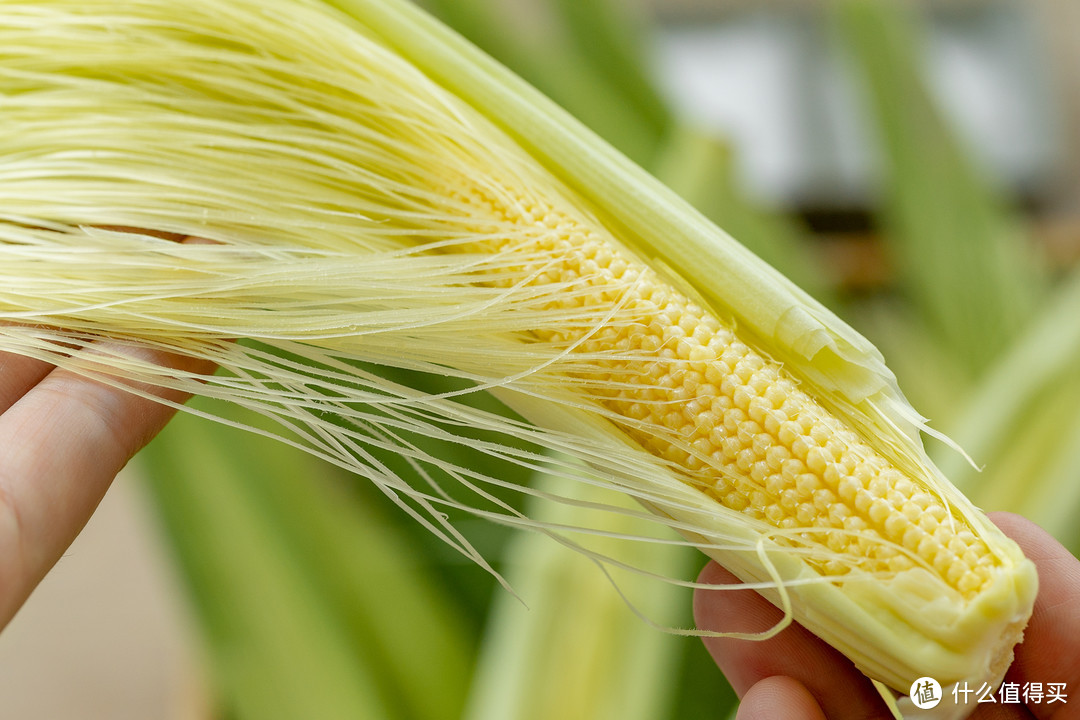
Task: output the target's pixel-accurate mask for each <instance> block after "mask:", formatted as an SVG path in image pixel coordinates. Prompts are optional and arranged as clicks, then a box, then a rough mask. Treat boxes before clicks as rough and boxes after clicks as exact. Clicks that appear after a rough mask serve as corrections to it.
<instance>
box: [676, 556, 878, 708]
mask: <svg viewBox="0 0 1080 720" xmlns="http://www.w3.org/2000/svg"><path fill="white" fill-rule="evenodd" d="M699 582H701V583H705V584H709V585H730V584H735V583H738V579H736V578H735V576H734V575H732V574H730V573H729V572H727V571H726V570H724V569H723V568H721V567H720V566H719V565H717V564H716V563H709V564H708V565H706V566H705V569H704V570H703V571H702V573H701V576H700V578H699ZM782 618H783V613H782V612H781V611H780V610H778V609H777V608H776V607H775V606H773V605H772V603H770V602H769V601H767V600H766V599H765V598H763V597H762V596H760V595H758V594H757V593H756V592H753V591H752V590H704V589H702V590H698V591H697V592H696V593H695V594H694V619H695V621H696V623H697V627H698V628H699V629H702V630H711V631H717V632H761V631H764V630H768V629H769V628H771V627H773V626H775V625H776V624H777V623H778V622H780V620H781V619H782ZM704 642H705V646H706V647H707V648H708V650H709V653H710V654H711V655H712V656H713V659H714V660H715V661H716V664H717V665H719V666H720V669H721V670H722V671H723V673H724V675H725V676H726V677H727V679H728V681H729V682H730V683H731V686H732V687H733V688H734V690H735V692H736V694H737V695H738V696H739V697H740V698H742V697H744V696H746V695H747V694H748V693H749V691H750V689H751V688H752V687H754V686H755V685H756V684H757V683H759V682H760V681H761V680H763V679H765V678H768V677H772V676H775V675H781V676H788V677H790V678H792V679H793V680H794V681H796V682H797V683H800V684H801V685H802V686H804V687H805V688H806V689H807V691H808V692H809V693H810V695H811V696H812V697H813V698H814V700H815V701H816V703H817V705H818V706H819V707H820V708H821V709H822V710H823V711H824V713H825V716H826V717H828V718H830V719H831V720H843V719H844V718H867V717H889V710H888V709H887V708H886V706H885V703H884V701H883V700H882V699H881V697H880V695H878V693H877V691H876V690H875V689H874V686H873V685H872V684H871V683H870V681H869V680H867V679H866V677H865V676H864V675H863V674H862V673H860V672H859V671H858V670H856V669H855V666H854V665H852V664H851V661H850V660H848V659H847V658H845V657H844V656H843V655H841V654H840V653H839V652H837V651H836V650H834V649H833V648H831V647H829V646H828V645H826V644H825V643H824V642H822V641H821V640H819V639H818V638H817V637H815V636H814V635H813V634H812V633H810V632H809V631H807V630H806V629H805V628H803V627H801V626H799V625H798V624H792V625H790V626H789V627H787V628H785V629H784V630H783V631H781V632H780V633H778V634H777V635H776V636H774V637H772V638H770V639H769V640H761V641H754V640H734V639H728V638H704ZM775 717H783V715H777V716H775Z"/></svg>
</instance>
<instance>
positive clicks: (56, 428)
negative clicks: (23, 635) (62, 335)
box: [0, 351, 210, 627]
mask: <svg viewBox="0 0 1080 720" xmlns="http://www.w3.org/2000/svg"><path fill="white" fill-rule="evenodd" d="M147 354H148V355H149V356H150V357H152V358H153V359H154V360H155V361H157V362H160V363H161V364H163V365H170V366H172V367H177V368H180V369H182V370H191V371H196V372H207V371H209V370H210V369H209V368H206V367H202V366H201V365H196V363H194V362H193V361H191V360H189V359H181V358H177V357H172V356H164V355H162V354H160V353H155V354H151V353H149V351H147ZM158 394H159V395H160V396H161V397H164V398H167V399H169V400H173V401H177V402H182V401H183V400H186V398H185V397H181V396H179V395H178V394H176V393H168V392H161V393H158ZM173 412H174V411H173V410H172V409H171V408H169V407H167V406H165V405H162V404H160V403H157V402H154V401H153V400H148V399H145V398H141V397H138V396H136V395H133V394H131V393H128V392H125V391H123V390H120V389H117V388H113V387H110V386H107V385H105V384H102V383H100V382H97V381H94V380H91V379H88V378H85V377H81V376H79V375H76V374H74V373H72V372H69V371H66V370H62V369H58V368H54V367H53V366H51V365H48V364H47V363H44V362H42V361H39V360H34V359H30V358H26V357H21V356H17V355H12V354H9V353H0V627H3V626H5V625H6V624H7V623H8V622H9V621H10V620H11V618H12V617H13V616H14V615H15V612H16V611H17V610H18V609H19V607H20V606H22V604H23V602H25V600H26V598H27V597H29V595H30V593H31V591H32V590H33V589H34V587H35V586H36V585H37V584H38V583H39V582H40V581H41V579H42V578H43V577H44V576H45V573H46V572H48V570H49V569H50V568H51V567H52V566H53V565H54V564H56V562H57V561H58V560H59V559H60V557H61V555H62V554H63V552H64V551H65V550H66V549H67V547H68V546H69V545H70V544H71V543H72V541H73V540H74V539H75V536H76V535H78V534H79V531H80V530H82V528H83V526H84V525H85V524H86V521H87V520H89V519H90V515H91V513H93V511H94V509H95V508H96V507H97V505H98V503H99V502H100V501H101V498H102V497H103V496H104V495H105V491H106V490H107V489H108V488H109V485H110V483H111V482H112V480H113V478H115V477H116V474H117V473H118V472H119V471H120V470H121V469H122V468H123V467H124V465H125V464H126V463H127V461H128V460H130V459H131V458H132V456H134V455H135V453H136V452H137V451H138V450H139V449H140V448H142V446H143V445H145V444H146V443H147V442H149V441H150V439H151V438H152V437H153V436H154V435H155V434H157V432H158V431H159V430H161V428H162V427H164V425H165V423H166V422H167V421H168V420H169V418H170V417H172V415H173Z"/></svg>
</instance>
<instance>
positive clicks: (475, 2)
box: [423, 0, 662, 164]
mask: <svg viewBox="0 0 1080 720" xmlns="http://www.w3.org/2000/svg"><path fill="white" fill-rule="evenodd" d="M423 4H424V5H425V6H426V7H427V8H428V9H430V10H431V11H432V13H434V14H435V15H436V16H438V17H439V18H440V19H441V20H443V21H444V22H445V23H446V24H448V25H449V26H450V27H452V28H454V29H455V30H457V31H458V32H459V33H461V34H462V35H464V36H465V37H466V38H468V39H469V40H471V41H472V42H473V43H474V44H476V45H477V46H478V47H480V48H481V49H482V50H484V51H485V52H486V53H488V54H489V55H491V56H492V57H494V58H495V59H496V60H498V61H499V62H501V63H503V64H504V65H506V66H507V67H508V68H510V69H511V70H513V71H514V72H515V73H517V74H518V75H520V76H521V77H523V78H524V79H526V80H528V81H529V82H530V83H531V84H532V85H534V86H535V87H536V88H537V89H538V90H540V91H541V92H543V93H544V94H546V95H547V96H549V97H550V98H551V99H552V100H554V101H555V102H557V103H558V104H559V105H561V106H562V107H564V108H566V109H567V110H568V111H570V112H571V113H573V114H574V115H575V116H576V117H577V118H578V119H579V120H581V121H582V122H583V123H585V124H586V125H588V126H589V127H591V128H592V129H593V130H595V131H596V132H597V133H599V134H600V135H602V136H604V138H606V139H607V140H608V142H610V143H611V144H612V145H614V146H615V147H617V148H618V149H619V150H620V151H622V152H623V153H624V154H625V155H627V156H628V157H630V158H631V159H633V160H634V161H636V162H638V163H641V164H648V163H649V162H650V160H651V158H652V157H653V154H654V153H655V152H656V148H657V145H658V143H659V141H660V134H661V131H662V128H661V127H658V126H657V124H656V122H655V118H651V117H650V116H649V115H648V114H643V113H642V110H641V107H639V103H638V102H637V101H635V100H634V99H632V98H631V97H630V96H628V94H627V93H625V92H624V91H623V90H622V89H621V88H620V86H619V85H613V84H612V83H611V82H610V78H607V77H604V76H603V75H601V74H598V73H597V71H596V69H595V68H594V67H593V66H592V64H591V63H590V62H589V60H588V58H586V57H583V56H582V55H581V53H580V50H579V48H577V47H575V46H574V45H573V44H572V43H569V42H567V39H566V38H565V37H560V36H559V35H558V34H557V33H551V32H543V31H542V30H541V29H539V28H530V31H529V32H523V31H520V30H517V29H515V25H514V24H513V23H509V22H507V21H506V18H505V17H503V16H501V15H500V8H499V7H498V3H497V2H494V1H493V0H424V3H423ZM503 10H505V8H503ZM651 112H652V111H650V113H651Z"/></svg>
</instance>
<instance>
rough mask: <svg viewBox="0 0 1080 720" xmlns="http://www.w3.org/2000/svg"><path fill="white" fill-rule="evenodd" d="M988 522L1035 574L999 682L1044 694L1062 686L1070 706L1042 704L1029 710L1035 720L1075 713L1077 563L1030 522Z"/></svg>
mask: <svg viewBox="0 0 1080 720" xmlns="http://www.w3.org/2000/svg"><path fill="white" fill-rule="evenodd" d="M990 518H991V519H992V520H993V521H994V522H995V523H996V524H997V525H998V526H999V527H1000V528H1001V529H1002V530H1003V531H1004V532H1005V534H1007V535H1009V536H1010V537H1011V538H1013V539H1014V540H1016V542H1017V543H1018V544H1019V545H1020V547H1021V549H1022V550H1023V551H1024V554H1025V555H1027V557H1028V558H1029V559H1030V560H1031V561H1032V562H1034V563H1035V566H1036V568H1038V571H1039V594H1038V596H1037V597H1036V598H1035V610H1034V612H1033V613H1032V615H1031V621H1030V622H1029V623H1028V626H1027V629H1026V630H1025V631H1024V641H1023V642H1022V643H1021V644H1020V645H1018V646H1017V647H1016V651H1015V652H1016V659H1015V661H1014V662H1013V665H1012V667H1011V668H1010V670H1009V673H1008V674H1007V675H1006V678H1005V679H1006V681H1009V682H1015V683H1018V684H1019V685H1020V687H1021V688H1023V687H1025V686H1027V685H1029V684H1031V683H1041V687H1042V688H1043V691H1044V694H1045V691H1046V689H1047V685H1048V684H1049V683H1065V687H1064V691H1065V693H1066V700H1068V701H1070V702H1066V703H1061V702H1053V703H1050V702H1047V700H1046V699H1044V700H1043V701H1042V702H1040V703H1032V704H1030V706H1029V707H1030V709H1031V711H1032V713H1033V714H1034V715H1035V717H1038V718H1044V719H1049V718H1053V719H1054V720H1058V719H1059V718H1065V717H1070V713H1075V712H1076V710H1075V706H1074V705H1073V703H1075V700H1074V699H1073V698H1069V697H1068V696H1067V693H1068V692H1069V691H1074V692H1075V691H1076V689H1077V688H1080V650H1078V649H1077V644H1078V639H1080V561H1078V560H1077V559H1076V558H1075V557H1073V555H1072V554H1071V553H1070V552H1069V551H1068V550H1066V549H1065V548H1064V547H1063V546H1062V545H1061V543H1059V542H1058V541H1057V540H1055V539H1054V538H1053V537H1052V536H1051V535H1050V534H1049V533H1047V532H1046V531H1045V530H1043V529H1042V528H1040V527H1039V526H1038V525H1036V524H1034V523H1033V522H1031V521H1030V520H1027V519H1025V518H1023V517H1021V516H1019V515H1013V514H1012V513H991V514H990ZM1072 717H1075V715H1073V716H1072Z"/></svg>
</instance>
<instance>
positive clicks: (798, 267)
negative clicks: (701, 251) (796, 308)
mask: <svg viewBox="0 0 1080 720" xmlns="http://www.w3.org/2000/svg"><path fill="white" fill-rule="evenodd" d="M734 164H735V163H734V150H733V149H732V147H731V145H730V144H728V143H727V142H725V141H723V140H721V139H720V138H717V137H715V136H713V135H710V134H709V133H706V132H703V131H700V130H697V129H696V128H694V127H691V126H683V127H679V128H677V129H676V130H674V131H673V132H672V133H671V134H670V135H669V136H668V138H667V142H666V143H665V144H664V146H663V149H662V152H661V154H660V156H659V158H658V160H657V164H656V168H655V174H656V176H657V178H659V179H660V180H661V181H662V182H663V183H664V184H665V185H667V186H668V187H670V188H671V189H672V190H674V191H675V192H677V193H679V194H680V195H682V196H683V198H685V199H686V200H687V201H688V202H690V203H691V204H692V205H693V206H694V207H696V208H697V209H698V210H700V211H701V212H702V213H704V214H705V216H706V217H708V218H709V219H710V220H712V221H713V222H714V223H716V224H717V225H719V226H720V227H721V228H723V229H724V230H725V231H726V232H727V233H728V234H729V235H731V236H732V237H734V238H735V239H736V240H738V241H739V242H741V243H742V244H743V245H745V246H746V247H748V248H750V249H751V250H752V251H754V253H756V254H757V255H758V256H759V257H760V258H761V259H763V260H765V261H766V262H767V263H769V264H770V265H772V266H773V267H775V268H776V269H777V270H779V271H780V272H782V273H784V275H786V276H787V277H788V278H790V279H791V280H792V281H793V282H795V284H796V285H798V286H799V287H801V288H802V289H804V290H806V291H807V292H809V293H810V294H811V295H813V296H814V297H815V298H817V299H818V300H820V301H822V302H823V303H824V304H826V305H828V306H830V307H835V306H836V298H835V296H834V295H833V294H832V287H833V286H834V285H835V280H834V279H833V278H831V277H830V276H829V272H828V270H827V268H825V267H824V265H823V263H822V262H821V260H820V258H818V257H816V256H815V255H814V254H813V253H812V252H811V248H810V246H809V245H808V244H807V242H806V235H805V234H804V231H803V230H801V229H800V228H799V226H798V225H797V223H796V221H795V220H793V219H792V218H788V217H785V216H783V215H780V214H778V213H773V212H770V211H768V210H765V209H764V208H763V207H761V206H759V205H756V204H754V203H753V202H752V201H751V200H750V199H749V198H748V197H747V196H746V195H745V194H744V193H743V191H742V189H741V188H740V187H739V183H738V180H737V178H736V175H735V167H734Z"/></svg>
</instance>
